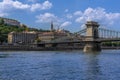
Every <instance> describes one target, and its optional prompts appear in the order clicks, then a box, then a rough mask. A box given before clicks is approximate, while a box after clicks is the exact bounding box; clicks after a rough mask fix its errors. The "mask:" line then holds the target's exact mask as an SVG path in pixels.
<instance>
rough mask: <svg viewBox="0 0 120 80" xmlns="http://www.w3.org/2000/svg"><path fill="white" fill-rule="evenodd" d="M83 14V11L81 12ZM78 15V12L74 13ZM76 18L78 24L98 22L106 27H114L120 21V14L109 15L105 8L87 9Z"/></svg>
mask: <svg viewBox="0 0 120 80" xmlns="http://www.w3.org/2000/svg"><path fill="white" fill-rule="evenodd" d="M80 12H81V11H80ZM74 14H75V15H76V14H77V13H76V12H75V13H74ZM80 14H81V15H79V17H77V18H76V20H75V21H76V22H78V23H85V22H86V21H98V22H100V23H101V24H104V25H113V24H114V23H116V21H118V20H120V13H108V12H106V11H105V9H104V8H95V9H93V8H87V9H86V10H85V11H84V12H82V13H80Z"/></svg>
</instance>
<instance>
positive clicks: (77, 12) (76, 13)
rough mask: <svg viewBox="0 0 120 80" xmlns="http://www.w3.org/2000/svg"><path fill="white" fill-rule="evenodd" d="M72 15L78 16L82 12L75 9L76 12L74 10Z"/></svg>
mask: <svg viewBox="0 0 120 80" xmlns="http://www.w3.org/2000/svg"><path fill="white" fill-rule="evenodd" d="M74 15H75V16H80V15H82V12H81V11H76V12H74Z"/></svg>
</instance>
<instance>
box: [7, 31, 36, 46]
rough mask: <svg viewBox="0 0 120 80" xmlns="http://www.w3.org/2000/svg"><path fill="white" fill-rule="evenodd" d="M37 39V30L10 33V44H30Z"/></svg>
mask: <svg viewBox="0 0 120 80" xmlns="http://www.w3.org/2000/svg"><path fill="white" fill-rule="evenodd" d="M36 39H37V33H36V32H11V33H9V34H8V43H9V44H30V43H34V42H35V40H36Z"/></svg>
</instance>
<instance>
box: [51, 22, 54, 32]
mask: <svg viewBox="0 0 120 80" xmlns="http://www.w3.org/2000/svg"><path fill="white" fill-rule="evenodd" d="M53 30H54V26H53V22H51V31H53Z"/></svg>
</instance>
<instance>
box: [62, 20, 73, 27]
mask: <svg viewBox="0 0 120 80" xmlns="http://www.w3.org/2000/svg"><path fill="white" fill-rule="evenodd" d="M71 24H72V23H71V22H69V21H66V22H64V23H62V24H61V26H60V27H66V26H69V25H71Z"/></svg>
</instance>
